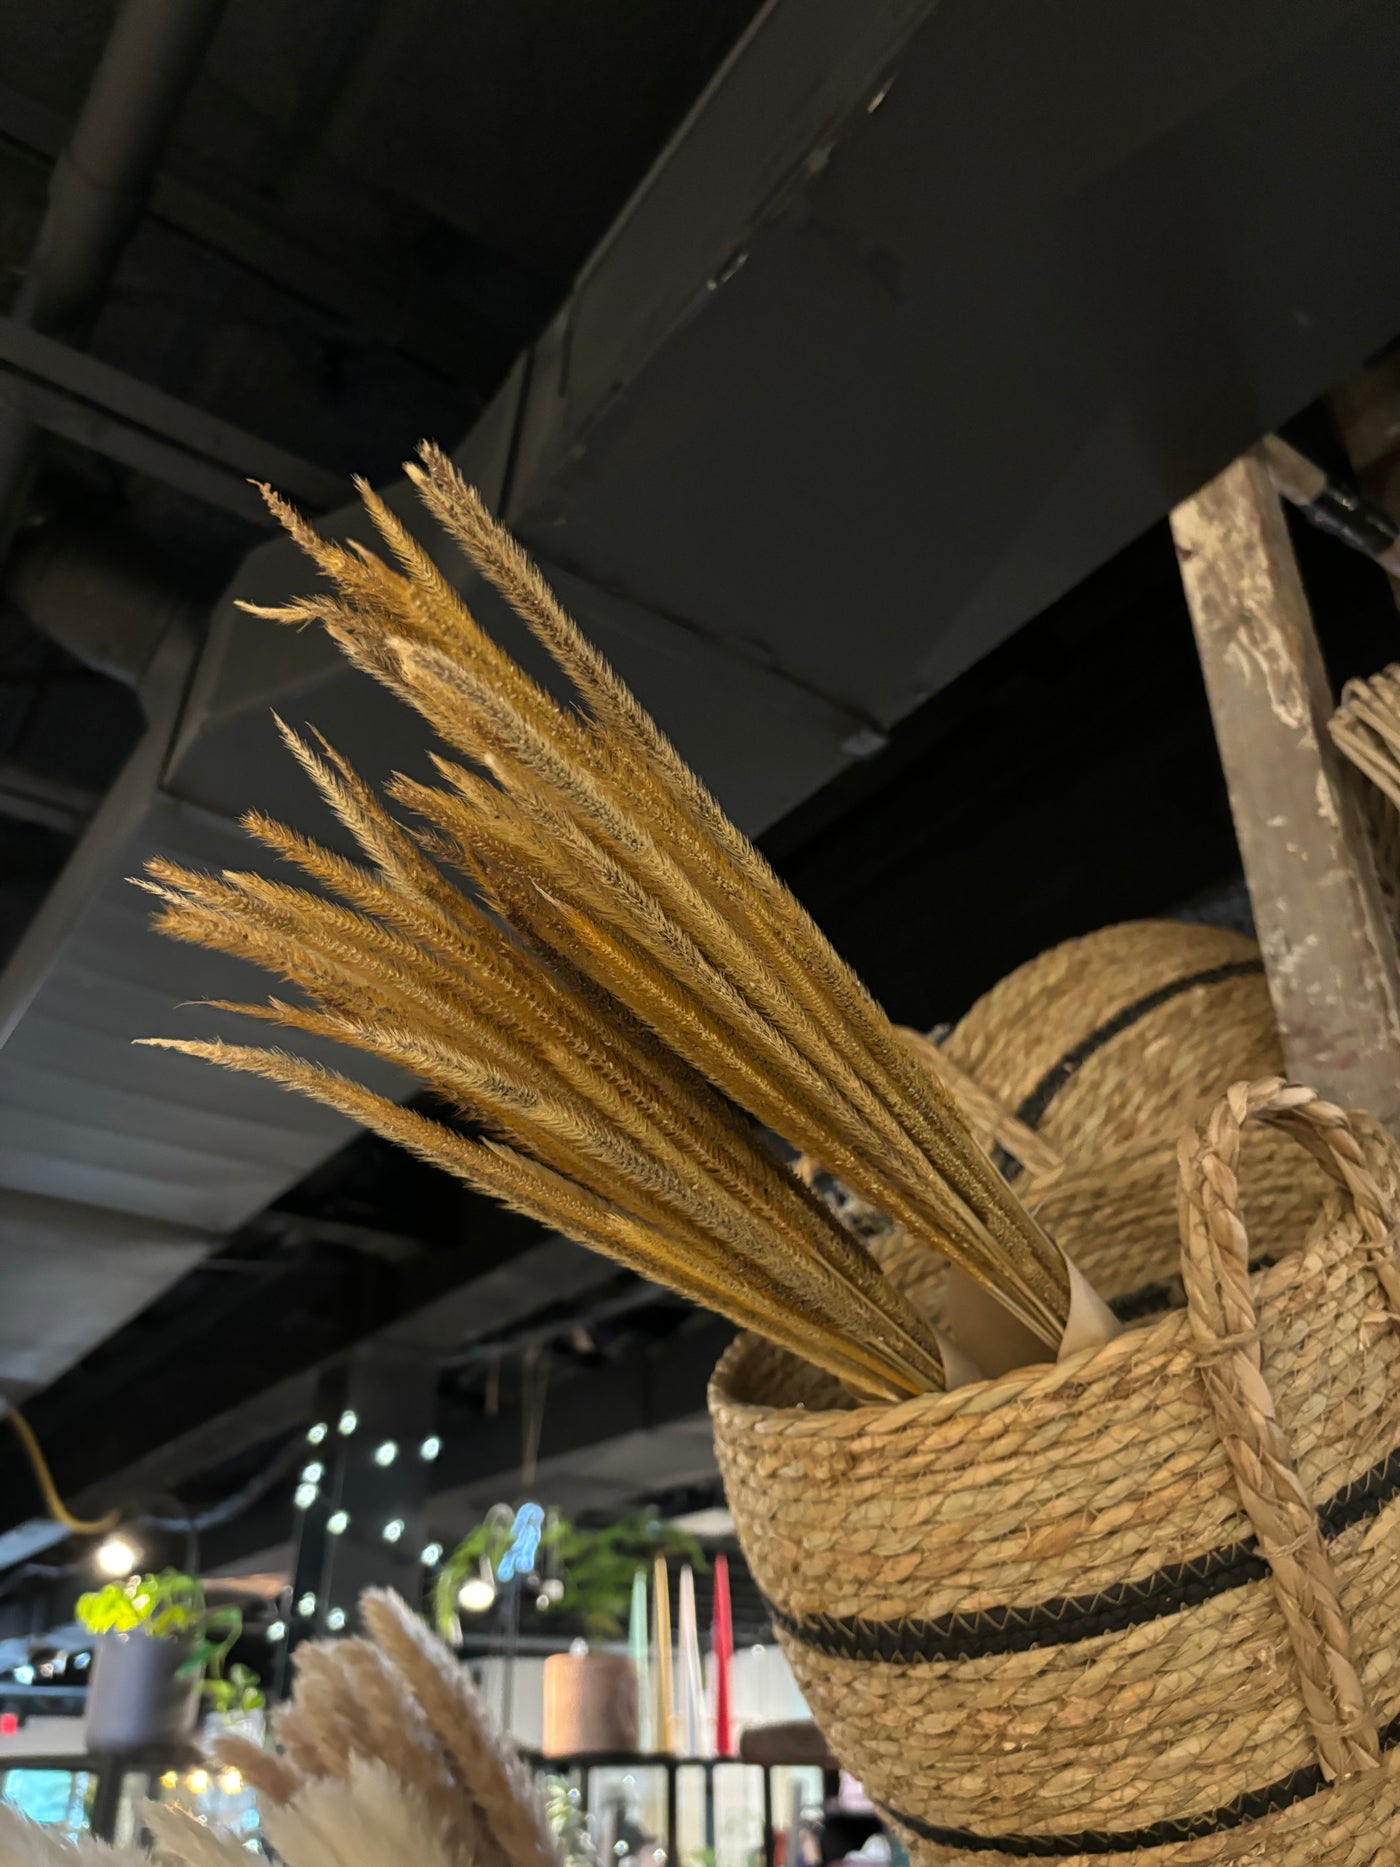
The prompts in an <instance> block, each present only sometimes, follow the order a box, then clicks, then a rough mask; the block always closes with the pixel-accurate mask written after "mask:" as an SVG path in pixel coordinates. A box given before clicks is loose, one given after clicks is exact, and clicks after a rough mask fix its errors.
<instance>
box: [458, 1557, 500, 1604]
mask: <svg viewBox="0 0 1400 1867" xmlns="http://www.w3.org/2000/svg"><path fill="white" fill-rule="evenodd" d="M495 1599H496V1578H495V1576H494V1575H493V1574H492V1573H491V1564H490V1563H489V1562H488V1561H487V1560H486V1558H485V1556H483V1557H482V1558H481V1565H480V1567H479V1568H478V1570H477V1572H476V1574H475V1575H469V1576H468V1577H467V1579H466V1581H465V1582H463V1584H462V1586H461V1588H460V1589H459V1590H458V1592H457V1606H458V1607H459V1608H461V1609H462V1610H463V1612H464V1613H466V1614H485V1612H486V1610H487V1609H488V1608H489V1607H490V1606H491V1604H492V1602H493V1601H494V1600H495Z"/></svg>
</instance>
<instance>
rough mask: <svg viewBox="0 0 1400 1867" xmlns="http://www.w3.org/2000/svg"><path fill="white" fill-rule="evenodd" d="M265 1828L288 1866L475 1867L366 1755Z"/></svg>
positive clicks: (312, 1787)
mask: <svg viewBox="0 0 1400 1867" xmlns="http://www.w3.org/2000/svg"><path fill="white" fill-rule="evenodd" d="M263 1826H264V1827H265V1829H266V1830H267V1838H268V1840H269V1841H271V1843H272V1845H273V1847H274V1848H275V1849H276V1850H277V1854H278V1857H279V1859H281V1860H283V1861H285V1863H286V1867H474V1863H473V1861H472V1858H471V1856H470V1855H469V1854H464V1853H461V1852H459V1851H458V1850H457V1849H455V1848H454V1847H453V1846H452V1845H451V1843H450V1842H449V1841H447V1840H446V1839H445V1838H444V1836H443V1835H442V1833H441V1831H440V1830H439V1829H438V1828H437V1826H436V1824H435V1823H434V1821H433V1819H432V1816H431V1815H430V1814H429V1812H428V1810H427V1809H426V1808H425V1807H424V1805H423V1801H422V1799H421V1797H419V1796H418V1795H417V1794H416V1793H415V1792H414V1791H413V1790H412V1789H411V1788H410V1787H409V1786H408V1785H407V1784H405V1783H403V1782H401V1781H400V1779H399V1778H398V1777H397V1776H396V1775H395V1774H394V1773H393V1771H392V1770H391V1769H390V1768H388V1767H387V1766H386V1765H385V1764H382V1763H379V1762H377V1761H375V1760H374V1759H372V1758H367V1757H355V1758H353V1759H352V1760H351V1762H350V1766H349V1769H348V1771H347V1773H346V1776H345V1779H344V1780H343V1781H336V1782H314V1783H308V1784H307V1785H306V1786H305V1788H304V1789H303V1790H302V1791H301V1793H300V1794H299V1795H298V1796H297V1798H296V1800H295V1801H293V1802H290V1803H288V1804H287V1805H286V1806H285V1807H284V1808H275V1809H268V1810H267V1811H266V1813H265V1815H264V1818H263ZM192 1867H193V1864H192ZM211 1867H212V1864H211Z"/></svg>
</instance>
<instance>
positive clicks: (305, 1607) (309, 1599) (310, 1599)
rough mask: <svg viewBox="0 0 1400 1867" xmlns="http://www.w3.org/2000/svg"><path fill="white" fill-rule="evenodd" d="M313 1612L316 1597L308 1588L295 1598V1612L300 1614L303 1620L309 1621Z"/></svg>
mask: <svg viewBox="0 0 1400 1867" xmlns="http://www.w3.org/2000/svg"><path fill="white" fill-rule="evenodd" d="M315 1612H316V1597H315V1596H314V1595H313V1594H312V1592H311V1590H310V1589H309V1588H308V1589H307V1591H306V1593H305V1594H304V1595H301V1596H299V1597H298V1599H297V1613H298V1614H299V1615H300V1616H301V1618H302V1619H303V1620H304V1621H309V1620H310V1619H311V1616H312V1615H313V1614H314V1613H315Z"/></svg>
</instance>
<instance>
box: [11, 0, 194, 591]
mask: <svg viewBox="0 0 1400 1867" xmlns="http://www.w3.org/2000/svg"><path fill="white" fill-rule="evenodd" d="M223 10H224V0H122V5H121V7H120V9H119V10H118V13H117V16H116V19H115V20H114V21H113V24H112V30H111V32H110V33H109V35H108V37H107V43H106V44H105V46H104V47H103V49H102V56H101V58H100V59H99V60H98V63H97V69H96V70H95V71H94V72H93V75H92V82H91V84H90V85H89V86H88V93H87V96H86V98H85V99H84V100H83V107H82V110H81V111H80V112H79V115H78V120H77V122H76V123H75V124H74V126H73V134H72V139H71V140H70V142H69V144H68V147H67V148H66V149H65V150H64V151H63V153H62V154H61V155H60V156H59V158H58V161H57V162H56V163H55V164H54V169H53V174H52V176H51V177H50V181H49V200H48V207H47V209H46V211H45V214H44V218H43V221H42V223H41V225H40V228H39V235H38V239H37V240H36V242H35V246H34V253H33V256H32V258H31V259H30V262H29V265H28V266H27V267H26V268H25V273H24V278H23V281H22V282H21V284H20V288H19V293H18V295H17V297H16V299H15V316H16V318H17V319H18V321H19V322H20V323H22V324H26V325H29V326H31V327H32V328H33V329H35V330H41V331H50V332H59V333H62V334H63V335H65V336H71V335H77V334H80V333H82V332H83V331H84V330H85V329H86V327H87V324H88V322H89V320H90V319H91V317H92V314H93V312H94V310H95V309H96V307H97V306H98V304H100V302H101V300H102V296H103V294H104V293H105V291H106V289H107V284H108V281H109V280H110V278H111V276H112V273H113V272H114V270H115V269H116V264H117V261H118V259H119V258H120V256H121V253H122V250H123V248H124V247H125V245H126V243H127V241H128V240H129V239H130V238H131V235H132V234H133V232H134V231H135V230H136V227H137V225H138V223H139V222H140V219H141V215H142V213H143V211H144V209H145V205H146V199H147V196H148V195H149V193H150V188H151V182H152V180H153V178H154V176H155V172H156V168H157V166H158V164H159V162H160V157H161V154H162V151H163V150H164V148H165V144H166V139H167V138H168V136H169V134H170V131H171V129H172V127H173V126H174V123H175V119H176V117H177V116H178V114H179V112H180V109H181V106H182V105H183V104H184V102H185V98H186V95H187V93H188V90H189V86H190V82H191V80H192V79H193V77H194V75H195V73H196V72H197V71H198V70H199V68H200V66H201V65H202V64H203V63H204V55H205V53H206V52H207V50H208V48H209V43H210V41H211V40H212V38H213V36H214V32H215V29H216V27H217V26H218V23H219V20H220V18H221V17H222V15H223ZM37 425H38V424H36V422H35V421H34V419H33V417H32V416H31V414H30V413H29V412H28V410H27V409H25V408H23V407H16V406H15V404H14V403H13V402H11V403H10V404H9V405H8V414H7V417H6V418H5V419H4V420H3V421H0V554H3V552H4V551H5V550H6V549H7V548H8V545H9V541H10V539H11V538H12V537H13V535H14V528H15V526H16V525H17V524H18V522H19V518H20V515H21V512H22V510H23V506H24V501H25V498H26V496H27V493H28V488H29V481H30V476H31V473H32V470H33V462H32V452H33V442H34V437H35V429H36V426H37Z"/></svg>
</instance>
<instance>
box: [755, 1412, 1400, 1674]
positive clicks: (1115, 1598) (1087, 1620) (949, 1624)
mask: <svg viewBox="0 0 1400 1867" xmlns="http://www.w3.org/2000/svg"><path fill="white" fill-rule="evenodd" d="M1397 1494H1400V1447H1397V1448H1396V1450H1395V1451H1393V1452H1392V1453H1391V1454H1390V1455H1389V1457H1388V1458H1385V1459H1383V1460H1382V1461H1381V1462H1380V1464H1378V1465H1373V1466H1372V1467H1371V1469H1370V1470H1369V1471H1366V1472H1363V1473H1362V1475H1361V1477H1359V1478H1357V1479H1354V1480H1353V1481H1352V1482H1351V1483H1350V1484H1346V1485H1343V1486H1342V1488H1341V1490H1340V1491H1338V1492H1337V1493H1336V1494H1335V1495H1334V1496H1333V1497H1332V1498H1330V1499H1329V1500H1328V1502H1327V1503H1326V1504H1324V1505H1323V1506H1322V1507H1321V1509H1320V1510H1319V1511H1318V1527H1319V1529H1320V1530H1321V1532H1322V1534H1323V1536H1324V1537H1327V1538H1329V1539H1330V1538H1332V1537H1335V1536H1340V1535H1341V1533H1342V1531H1343V1530H1346V1529H1349V1528H1350V1527H1351V1525H1352V1524H1356V1523H1362V1522H1364V1521H1365V1520H1366V1519H1367V1518H1369V1517H1374V1516H1376V1515H1377V1514H1378V1513H1379V1512H1380V1511H1381V1510H1383V1509H1384V1508H1385V1506H1386V1505H1387V1504H1388V1503H1389V1502H1390V1501H1391V1499H1392V1498H1394V1497H1395V1496H1396V1495H1397ZM1268 1573H1269V1565H1268V1563H1267V1562H1266V1561H1265V1559H1264V1557H1263V1556H1261V1555H1260V1554H1259V1551H1258V1547H1257V1546H1256V1544H1255V1541H1254V1539H1253V1538H1252V1537H1250V1538H1247V1539H1246V1540H1245V1541H1243V1542H1239V1543H1231V1544H1229V1545H1227V1547H1226V1548H1224V1549H1217V1550H1212V1551H1211V1552H1210V1553H1209V1554H1208V1555H1205V1556H1199V1557H1196V1558H1195V1559H1194V1560H1193V1561H1190V1562H1176V1563H1172V1564H1170V1565H1169V1566H1168V1567H1166V1568H1162V1569H1155V1570H1153V1572H1152V1573H1151V1574H1150V1575H1143V1576H1138V1577H1136V1578H1135V1579H1134V1580H1132V1581H1127V1582H1115V1583H1114V1584H1113V1585H1112V1586H1111V1587H1109V1588H1105V1589H1101V1590H1100V1591H1099V1592H1098V1593H1096V1594H1092V1595H1058V1596H1055V1597H1053V1598H1052V1599H1050V1600H1048V1601H1037V1602H1031V1603H1027V1604H1026V1605H1024V1606H1021V1605H1017V1604H1015V1603H1006V1604H1002V1605H1000V1606H997V1607H994V1608H983V1609H981V1610H979V1611H978V1612H976V1613H968V1614H964V1613H955V1614H943V1615H939V1616H938V1617H937V1618H936V1619H928V1620H921V1619H915V1618H912V1617H910V1618H907V1619H901V1620H897V1621H876V1620H867V1619H866V1618H865V1617H864V1616H863V1615H855V1614H852V1615H835V1614H811V1615H795V1614H789V1613H788V1612H787V1611H786V1610H785V1609H783V1608H780V1607H778V1606H777V1604H776V1603H774V1602H772V1601H770V1602H769V1603H768V1611H769V1613H770V1615H771V1616H772V1618H773V1623H774V1625H775V1626H776V1627H778V1628H780V1629H781V1630H782V1631H783V1632H784V1633H785V1634H787V1635H789V1636H790V1637H791V1638H792V1639H793V1640H796V1641H798V1642H799V1643H800V1644H801V1645H802V1646H805V1647H811V1648H812V1649H813V1651H815V1652H817V1653H824V1654H825V1655H826V1656H827V1658H828V1659H840V1660H869V1661H882V1662H884V1663H886V1664H889V1665H896V1666H898V1665H905V1666H917V1665H921V1664H925V1663H927V1662H929V1661H933V1660H970V1659H982V1658H984V1657H989V1656H995V1655H997V1654H1001V1653H1026V1652H1029V1651H1031V1650H1032V1649H1033V1648H1036V1647H1064V1646H1072V1645H1074V1644H1075V1642H1076V1641H1080V1640H1092V1639H1093V1638H1094V1637H1095V1636H1096V1635H1098V1634H1116V1633H1121V1632H1122V1631H1123V1630H1124V1628H1128V1627H1136V1626H1139V1625H1140V1624H1141V1623H1142V1622H1144V1621H1157V1620H1164V1619H1165V1618H1166V1617H1167V1616H1168V1615H1171V1614H1179V1613H1180V1612H1181V1610H1182V1609H1183V1608H1192V1607H1198V1606H1199V1605H1200V1604H1201V1603H1202V1602H1204V1601H1209V1600H1211V1599H1212V1598H1213V1597H1214V1596H1216V1595H1221V1594H1224V1593H1225V1591H1226V1590H1227V1589H1230V1588H1240V1587H1243V1586H1244V1584H1245V1583H1247V1582H1261V1581H1263V1580H1264V1579H1265V1578H1266V1577H1267V1575H1268Z"/></svg>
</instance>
